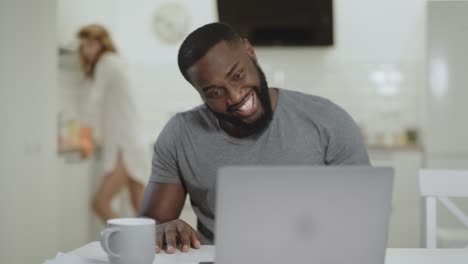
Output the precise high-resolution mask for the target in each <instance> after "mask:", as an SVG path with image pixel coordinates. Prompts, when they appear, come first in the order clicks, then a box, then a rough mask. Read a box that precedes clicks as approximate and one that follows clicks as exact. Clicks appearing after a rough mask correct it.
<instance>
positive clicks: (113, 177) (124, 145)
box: [78, 24, 151, 221]
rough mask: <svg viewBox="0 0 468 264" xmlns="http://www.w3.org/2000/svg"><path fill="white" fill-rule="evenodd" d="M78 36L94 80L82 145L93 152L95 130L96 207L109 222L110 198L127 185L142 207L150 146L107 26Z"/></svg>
mask: <svg viewBox="0 0 468 264" xmlns="http://www.w3.org/2000/svg"><path fill="white" fill-rule="evenodd" d="M78 38H79V40H80V48H79V59H80V63H81V67H82V71H83V73H84V75H85V77H86V78H87V79H89V80H90V81H91V82H92V85H91V90H90V94H89V100H88V106H87V108H86V109H85V112H86V114H85V118H84V123H85V124H86V125H85V126H84V128H83V129H82V131H81V132H82V133H81V135H82V137H81V138H82V140H81V145H82V150H83V155H84V156H85V157H90V156H91V154H92V152H93V149H94V144H93V143H92V140H91V138H92V137H91V135H92V136H94V137H96V138H98V139H100V140H99V142H101V143H102V162H103V168H102V169H103V171H102V174H103V177H102V180H101V183H100V186H99V188H98V190H97V192H96V194H95V196H94V199H93V202H92V208H93V210H94V212H95V213H96V214H97V215H98V216H99V217H100V218H101V219H102V220H103V221H106V220H108V219H110V218H115V217H116V214H115V213H114V212H113V211H112V208H111V202H112V198H113V197H114V196H115V195H116V194H117V193H118V192H119V191H120V190H122V188H124V187H128V190H129V193H130V197H131V204H132V206H133V209H134V210H135V212H138V209H139V206H140V203H141V199H142V195H143V190H144V183H145V182H146V178H147V177H148V176H149V168H150V166H151V165H150V161H149V149H148V150H147V147H146V145H145V142H144V140H143V137H142V136H141V135H143V133H142V132H143V130H142V126H141V124H142V123H141V121H140V116H139V115H138V113H137V111H136V107H135V104H134V102H133V100H132V97H131V91H130V89H131V85H130V80H129V74H128V70H127V65H126V63H125V62H124V61H123V59H122V58H121V57H120V56H119V55H118V54H117V52H116V49H115V46H114V44H113V42H112V40H111V37H110V35H109V33H108V31H107V30H106V29H105V28H104V27H102V26H100V25H96V24H92V25H88V26H85V27H83V28H82V29H81V30H80V31H79V32H78ZM91 128H93V130H91ZM96 131H99V132H100V133H96Z"/></svg>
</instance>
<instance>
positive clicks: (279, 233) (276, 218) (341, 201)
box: [215, 166, 394, 264]
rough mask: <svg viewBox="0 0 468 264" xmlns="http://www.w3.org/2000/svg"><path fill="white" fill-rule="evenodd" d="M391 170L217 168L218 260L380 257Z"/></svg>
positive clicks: (275, 262) (356, 260)
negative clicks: (218, 169)
mask: <svg viewBox="0 0 468 264" xmlns="http://www.w3.org/2000/svg"><path fill="white" fill-rule="evenodd" d="M393 174H394V173H393V169H391V168H373V167H308V166H303V167H301V166H300V167H297V166H290V167H228V168H222V169H221V170H220V171H219V173H218V179H217V200H216V220H215V234H216V237H215V244H216V247H215V263H216V264H239V263H242V264H280V263H281V264H285V263H317V264H345V263H346V264H378V263H382V264H383V263H384V260H385V252H386V247H387V237H388V224H389V214H390V209H391V200H392V189H393V188H392V187H393Z"/></svg>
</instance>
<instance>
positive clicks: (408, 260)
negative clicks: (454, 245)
mask: <svg viewBox="0 0 468 264" xmlns="http://www.w3.org/2000/svg"><path fill="white" fill-rule="evenodd" d="M69 254H73V255H77V256H81V257H86V258H91V259H96V260H102V261H107V257H106V254H105V253H104V251H103V250H102V249H101V245H100V244H99V242H92V243H89V244H87V245H84V246H83V247H80V248H78V249H76V250H74V251H71V252H69ZM213 259H214V247H213V246H203V247H202V248H201V249H200V250H191V251H190V252H189V253H181V252H177V253H176V254H173V255H169V254H165V253H161V254H156V259H155V261H154V263H157V264H189V263H190V264H192V263H198V262H204V261H205V262H207V261H208V262H209V261H213ZM385 264H468V249H419V248H418V249H413V248H389V249H387V258H386V260H385Z"/></svg>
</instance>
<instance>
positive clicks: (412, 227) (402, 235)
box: [369, 148, 424, 248]
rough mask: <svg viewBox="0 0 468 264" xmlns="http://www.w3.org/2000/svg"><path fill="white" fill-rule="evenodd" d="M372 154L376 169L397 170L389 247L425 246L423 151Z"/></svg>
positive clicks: (374, 151)
mask: <svg viewBox="0 0 468 264" xmlns="http://www.w3.org/2000/svg"><path fill="white" fill-rule="evenodd" d="M369 155H370V159H371V163H372V165H373V166H390V167H393V168H394V169H395V181H394V188H393V201H392V212H391V215H390V227H389V240H388V246H389V247H396V248H400V247H404V248H412V247H421V246H422V243H421V242H422V228H423V225H422V223H423V219H424V218H423V214H422V199H421V198H420V193H419V182H418V171H419V169H420V168H421V167H422V165H423V162H422V161H423V155H422V152H421V151H420V150H419V149H418V148H408V149H405V148H401V149H370V150H369Z"/></svg>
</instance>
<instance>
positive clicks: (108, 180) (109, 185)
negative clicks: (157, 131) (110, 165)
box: [92, 153, 128, 222]
mask: <svg viewBox="0 0 468 264" xmlns="http://www.w3.org/2000/svg"><path fill="white" fill-rule="evenodd" d="M126 184H128V177H127V173H126V170H125V166H124V164H123V159H122V155H121V154H120V153H119V154H118V157H117V163H116V166H115V168H114V170H112V171H111V172H110V173H109V174H107V175H106V176H104V177H103V178H102V181H101V184H100V186H99V188H98V190H97V192H96V194H95V196H94V199H93V202H92V207H93V211H94V212H95V213H96V214H97V215H98V216H99V218H100V219H101V220H102V221H104V222H106V221H107V220H108V219H111V218H115V217H116V214H115V213H114V212H113V211H112V207H111V202H112V198H114V196H115V195H116V194H117V193H118V192H119V191H120V190H121V189H122V188H123V187H124V186H125V185H126Z"/></svg>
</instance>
